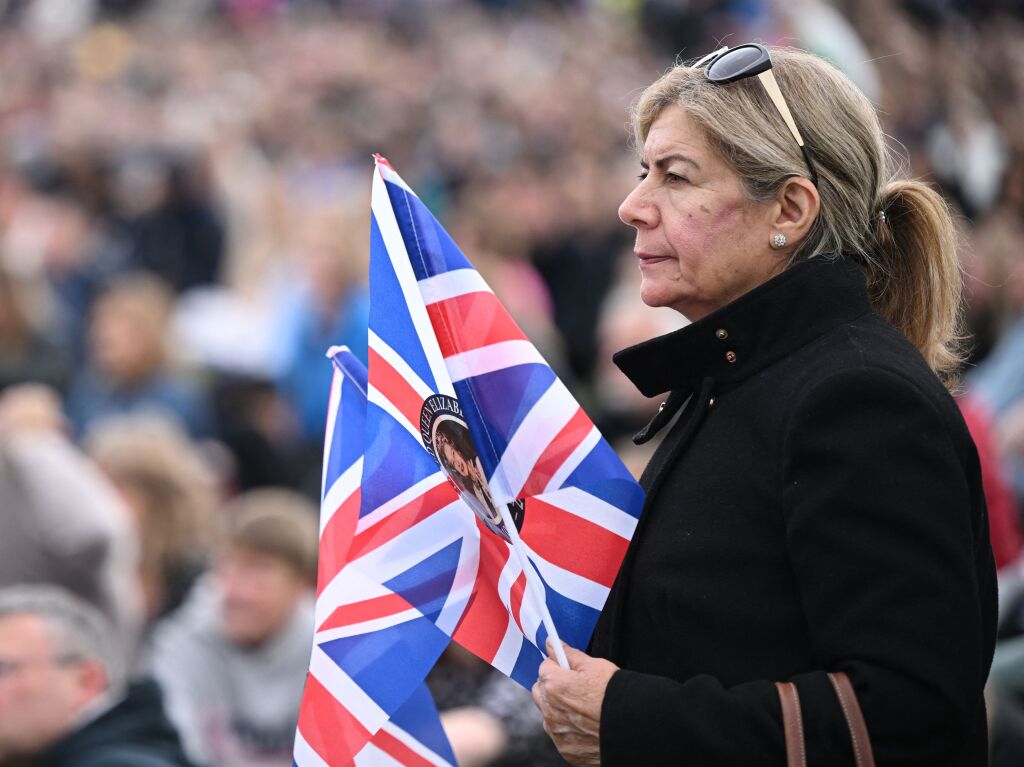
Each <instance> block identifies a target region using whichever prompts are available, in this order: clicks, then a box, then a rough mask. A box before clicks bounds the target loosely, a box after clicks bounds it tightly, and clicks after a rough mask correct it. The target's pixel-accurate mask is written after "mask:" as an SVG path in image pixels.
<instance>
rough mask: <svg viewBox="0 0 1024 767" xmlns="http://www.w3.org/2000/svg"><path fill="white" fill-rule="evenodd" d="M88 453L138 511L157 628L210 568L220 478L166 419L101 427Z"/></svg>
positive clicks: (143, 574)
mask: <svg viewBox="0 0 1024 767" xmlns="http://www.w3.org/2000/svg"><path fill="white" fill-rule="evenodd" d="M85 450H86V453H87V454H88V455H89V457H90V458H92V460H93V461H95V462H96V464H97V465H98V466H99V467H100V468H101V469H102V470H103V472H104V473H105V474H106V475H107V477H109V478H110V480H111V482H113V484H114V486H115V487H116V488H117V489H118V491H119V492H120V493H121V497H122V498H123V499H124V501H125V503H126V504H127V506H128V509H129V510H130V511H131V514H132V521H133V522H134V525H135V529H136V531H137V535H138V538H139V540H140V542H141V552H140V554H141V556H140V558H139V580H140V583H141V587H142V593H143V596H144V600H145V605H144V609H145V617H146V623H147V625H149V624H152V623H153V622H154V621H156V620H158V619H160V618H162V617H164V616H165V615H167V614H168V613H170V612H173V611H174V610H175V609H177V608H178V607H179V606H181V603H182V601H183V600H184V599H185V595H186V594H187V593H188V591H189V589H190V588H191V587H192V585H193V583H194V582H195V580H196V578H197V577H198V576H199V575H200V573H201V572H202V571H203V570H204V569H205V568H206V566H207V559H208V556H209V547H210V543H211V541H210V536H211V530H212V528H213V525H214V521H215V520H214V511H215V508H216V504H217V488H216V485H215V479H216V478H215V477H214V476H213V474H212V472H211V471H210V469H209V468H208V467H207V465H206V462H205V458H204V456H203V455H202V454H201V453H200V452H199V450H198V448H197V446H196V445H195V443H194V442H193V441H192V440H191V439H190V438H189V437H188V435H187V434H185V433H184V432H183V431H182V429H181V427H180V426H179V425H178V424H177V422H175V421H171V420H168V419H165V418H163V417H161V416H159V415H153V414H141V415H121V416H110V417H107V418H103V419H101V420H99V421H96V422H95V423H94V424H93V425H92V427H91V428H90V429H89V433H88V434H87V435H86V439H85Z"/></svg>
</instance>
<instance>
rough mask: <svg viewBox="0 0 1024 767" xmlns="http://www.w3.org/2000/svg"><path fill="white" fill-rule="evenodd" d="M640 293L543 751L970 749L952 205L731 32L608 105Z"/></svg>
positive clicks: (974, 517) (642, 760)
mask: <svg viewBox="0 0 1024 767" xmlns="http://www.w3.org/2000/svg"><path fill="white" fill-rule="evenodd" d="M633 124H634V128H635V132H636V138H637V141H638V144H639V147H640V153H641V167H642V173H641V174H640V180H639V183H638V184H637V186H636V188H635V189H634V190H633V191H632V193H630V195H629V196H628V197H627V198H626V200H625V201H624V202H623V203H622V206H621V207H620V209H619V215H620V217H621V218H622V220H623V221H624V222H625V223H626V224H628V225H629V226H631V227H633V228H634V229H635V230H636V248H635V249H636V257H637V262H638V266H639V269H640V272H641V275H642V278H643V280H642V284H641V289H640V292H641V298H642V299H643V301H644V302H645V303H646V304H648V305H650V306H669V307H673V308H675V309H676V310H678V311H679V312H680V313H682V314H683V315H685V316H686V317H687V318H688V319H690V320H691V321H692V324H691V325H689V326H687V327H685V328H683V329H682V330H679V331H676V332H674V333H670V334H669V335H666V336H661V337H659V338H655V339H653V340H650V341H647V342H645V343H642V344H640V345H638V346H635V347H632V348H630V349H626V350H625V351H622V352H620V353H619V354H618V355H616V362H617V364H618V365H619V366H620V367H621V368H622V370H623V371H624V372H625V373H626V374H627V375H628V376H629V377H630V378H631V379H632V381H633V382H634V384H635V385H636V386H637V387H638V388H639V389H640V390H641V391H642V392H643V393H644V394H646V395H648V396H652V397H653V396H657V397H661V398H663V399H664V405H663V406H662V409H661V411H660V413H659V414H658V415H657V416H655V418H654V419H653V421H652V422H651V423H650V424H649V425H648V426H647V427H646V428H645V429H644V430H643V431H642V432H641V433H640V434H639V435H637V440H638V441H641V442H643V441H645V440H648V439H650V438H651V437H653V436H654V435H655V434H656V433H659V432H664V433H665V437H664V441H663V442H662V444H661V445H660V446H659V448H658V450H657V451H656V453H655V455H654V457H653V458H652V460H651V462H650V464H649V465H648V467H647V469H646V471H645V473H644V475H643V478H642V480H641V482H642V484H643V485H644V487H645V490H646V492H647V505H646V508H645V510H644V513H643V516H642V518H641V521H640V524H639V527H638V528H637V531H636V534H635V536H634V538H633V542H632V545H631V547H630V550H629V553H628V554H627V556H626V559H625V561H624V563H623V567H622V570H621V572H620V574H619V577H618V580H617V582H616V583H615V585H614V587H613V589H612V591H611V594H610V596H609V599H608V602H607V605H606V607H605V609H604V612H603V614H602V616H601V619H600V621H599V623H598V627H597V630H596V632H595V635H594V638H593V641H592V644H591V647H590V648H589V654H585V653H584V652H582V651H579V650H574V651H570V652H569V657H570V661H571V664H572V669H571V670H568V671H567V670H563V669H560V668H559V667H558V666H557V665H556V664H555V663H554V662H553V661H550V660H549V661H545V662H544V664H543V665H542V666H541V669H540V680H539V682H538V683H537V685H536V687H535V688H534V697H535V700H536V701H537V704H538V705H539V707H540V708H541V710H542V712H543V713H544V716H545V721H546V726H547V729H548V731H549V733H550V734H551V736H552V738H553V739H554V741H555V744H556V745H557V746H558V747H559V750H560V751H561V752H562V754H563V756H565V757H566V758H567V759H568V760H569V761H570V762H572V763H574V764H601V765H604V766H605V767H617V766H618V765H638V764H642V765H645V767H653V766H655V765H682V764H685V765H762V764H763V765H782V764H786V763H787V760H788V763H789V764H809V765H822V766H826V765H827V766H828V767H840V766H841V765H853V764H871V763H873V762H872V761H871V760H872V759H874V760H875V761H877V763H878V764H885V765H957V766H960V765H963V766H965V767H966V765H972V766H976V765H984V764H987V760H988V757H987V743H986V724H985V709H984V702H983V698H982V690H983V687H984V684H985V679H986V676H987V674H988V670H989V664H990V661H991V656H992V648H993V641H994V629H995V615H996V600H995V577H994V567H993V561H992V552H991V548H990V545H989V541H988V523H987V518H986V511H985V506H984V500H983V496H982V489H981V477H980V472H979V468H978V460H977V455H976V453H975V449H974V445H973V443H972V442H971V439H970V436H969V435H968V432H967V429H966V428H965V426H964V423H963V420H962V419H961V417H960V414H959V412H958V410H957V407H956V405H955V404H954V402H953V399H952V397H951V396H950V395H949V393H948V391H947V387H946V386H944V385H943V384H944V382H945V383H947V384H948V383H949V382H950V380H951V375H952V373H953V371H954V368H955V366H956V364H957V360H958V358H957V352H956V340H957V339H956V333H957V317H958V310H959V296H960V272H959V268H958V261H957V255H956V249H955V240H954V234H953V227H952V225H951V221H950V217H949V214H948V212H947V210H946V207H945V205H944V204H943V202H942V200H941V199H940V198H939V197H938V196H937V195H936V194H935V193H934V192H933V191H932V190H930V189H929V188H928V187H927V186H925V185H923V184H920V183H917V182H914V181H904V180H897V179H896V178H895V176H894V170H893V169H892V168H891V167H890V160H889V158H888V156H887V153H886V150H885V145H884V141H883V135H882V132H881V130H880V128H879V123H878V118H877V116H876V114H875V110H874V109H873V107H872V106H871V104H870V103H869V102H868V101H867V99H866V98H865V97H864V96H863V95H862V94H861V93H860V92H859V91H858V90H857V89H856V88H855V87H854V85H853V84H852V83H851V82H850V81H849V80H848V79H847V78H846V77H845V76H843V75H842V74H841V73H840V72H838V71H837V70H836V69H835V68H833V67H832V66H830V65H829V64H827V63H826V62H824V61H822V60H821V59H819V58H816V57H814V56H811V55H809V54H807V53H804V52H801V51H797V50H791V49H779V48H773V49H771V50H770V51H769V50H768V49H766V48H764V47H763V46H759V45H741V46H736V47H735V48H731V49H723V50H721V51H718V52H716V53H715V54H713V55H711V56H709V57H706V58H705V59H704V60H702V61H700V62H697V63H696V64H694V65H691V66H677V67H674V68H673V69H671V70H670V71H669V72H667V73H666V74H665V75H664V76H663V77H662V78H661V79H659V80H658V81H657V82H655V83H654V84H653V85H651V86H650V87H649V88H648V89H647V90H646V91H645V92H644V93H643V95H642V96H641V98H640V100H639V102H638V104H637V107H636V110H635V113H634V118H633Z"/></svg>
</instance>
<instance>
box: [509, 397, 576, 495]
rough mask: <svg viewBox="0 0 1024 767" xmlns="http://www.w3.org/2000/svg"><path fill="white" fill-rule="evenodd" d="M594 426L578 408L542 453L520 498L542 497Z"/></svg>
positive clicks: (527, 479)
mask: <svg viewBox="0 0 1024 767" xmlns="http://www.w3.org/2000/svg"><path fill="white" fill-rule="evenodd" d="M593 428H594V424H593V423H591V421H590V419H589V418H588V417H587V414H586V413H584V412H583V408H577V410H576V413H575V415H573V417H572V418H570V419H569V423H567V424H566V425H565V426H564V427H562V430H561V431H560V432H558V434H557V436H555V438H554V439H553V440H552V441H551V444H549V445H548V446H547V447H546V448H545V449H544V452H543V453H541V456H540V458H538V459H537V463H536V464H534V467H533V471H531V472H530V476H529V477H527V478H526V482H525V484H524V485H523V489H522V491H521V492H520V493H519V494H518V496H519V497H520V498H522V497H523V496H528V495H540V494H541V493H543V492H544V490H545V489H546V488H547V486H548V482H550V481H551V478H552V477H553V476H555V472H557V471H558V470H559V468H561V466H562V464H563V463H565V461H566V459H567V458H568V457H569V456H570V455H572V453H573V451H574V450H575V449H576V448H578V447H579V446H580V443H581V442H583V440H585V439H586V438H587V435H588V434H590V431H591V429H593Z"/></svg>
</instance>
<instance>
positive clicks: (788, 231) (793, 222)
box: [772, 176, 821, 246]
mask: <svg viewBox="0 0 1024 767" xmlns="http://www.w3.org/2000/svg"><path fill="white" fill-rule="evenodd" d="M820 206H821V198H820V197H819V196H818V189H817V187H815V186H814V184H812V183H811V181H810V179H806V178H803V177H802V176H792V177H790V178H788V179H786V181H785V183H783V185H782V187H781V188H780V189H779V191H778V194H776V196H775V205H774V209H773V221H772V232H773V233H775V232H777V233H779V234H782V235H784V236H785V238H786V241H787V242H788V243H789V244H790V246H795V245H797V244H798V243H799V242H800V241H801V240H802V239H803V238H804V237H805V236H806V235H807V232H808V231H809V230H810V228H811V225H812V224H813V223H814V219H816V218H817V217H818V210H819V208H820Z"/></svg>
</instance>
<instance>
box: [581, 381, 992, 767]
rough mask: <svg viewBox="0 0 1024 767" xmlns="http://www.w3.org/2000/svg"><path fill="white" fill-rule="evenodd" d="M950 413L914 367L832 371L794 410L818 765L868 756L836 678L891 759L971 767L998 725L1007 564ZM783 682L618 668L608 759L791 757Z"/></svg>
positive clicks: (807, 679) (790, 448)
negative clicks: (998, 609)
mask: <svg viewBox="0 0 1024 767" xmlns="http://www.w3.org/2000/svg"><path fill="white" fill-rule="evenodd" d="M948 409H949V410H950V411H954V408H953V407H952V405H950V407H949V408H948ZM942 410H943V408H942V403H941V402H939V400H938V397H936V396H934V395H929V394H927V393H925V392H923V391H921V390H919V389H918V387H917V386H916V385H915V384H913V383H912V382H910V381H909V380H907V379H905V378H903V377H902V376H901V375H899V374H897V373H895V372H888V371H880V370H877V369H874V370H870V369H864V368H857V369H852V370H844V371H840V372H836V373H834V374H832V375H830V376H829V377H828V378H827V379H825V380H823V381H820V382H819V383H817V384H815V385H814V386H813V387H811V388H810V389H809V390H807V391H805V392H804V393H803V394H802V395H801V396H800V397H798V399H797V401H796V402H795V404H794V406H793V408H792V410H791V416H790V420H789V426H788V428H787V430H786V436H785V439H784V444H783V445H782V455H781V462H782V463H781V478H782V483H783V484H782V489H781V493H782V498H783V508H784V524H785V539H786V545H787V547H788V551H789V558H790V562H791V564H792V567H793V570H794V573H795V576H796V581H797V584H798V588H799V591H800V599H801V601H802V604H803V607H804V615H805V619H806V621H807V629H808V632H809V635H810V639H811V642H812V647H813V649H814V653H815V656H816V661H817V663H816V665H818V667H819V668H818V669H817V670H811V671H808V672H807V673H803V674H799V675H797V676H795V677H793V678H792V679H791V681H793V682H795V683H796V685H797V688H798V690H799V693H800V702H801V708H802V713H803V718H804V728H805V735H806V740H807V761H808V764H812V765H813V764H827V765H834V766H836V767H840V766H841V765H852V764H853V757H852V749H851V743H850V738H849V735H848V734H847V730H846V724H845V719H844V718H843V714H842V710H841V709H840V707H839V705H838V703H837V701H836V697H835V693H834V691H833V689H832V687H831V684H830V683H829V681H828V678H827V672H829V671H845V672H847V673H848V674H849V676H850V678H851V680H852V681H853V684H854V687H855V689H856V692H857V696H858V699H859V701H860V704H861V708H862V710H863V713H864V718H865V720H866V722H867V726H868V731H869V733H870V737H871V741H872V744H873V748H874V752H875V758H876V761H877V763H878V764H880V765H900V766H901V767H902V766H909V765H936V764H946V763H954V764H963V763H967V760H965V759H964V757H963V756H962V755H961V756H960V757H959V758H958V756H957V755H958V754H962V752H963V750H964V749H965V748H966V747H967V744H968V743H970V742H972V740H973V741H974V742H976V737H977V733H976V732H975V731H976V729H977V728H984V726H985V723H984V717H983V716H980V712H983V707H982V702H981V699H982V690H983V687H984V684H985V678H986V675H987V673H988V666H989V662H990V659H991V649H992V648H991V637H992V631H993V629H994V627H993V626H990V625H988V624H990V623H992V622H993V621H994V604H992V603H991V602H992V600H993V599H994V594H995V590H994V583H993V581H994V568H993V565H992V554H991V547H990V545H989V543H988V530H987V524H986V522H985V515H984V504H983V500H982V499H981V498H980V486H979V479H978V477H977V465H976V464H977V458H976V455H975V454H974V450H973V446H972V445H971V443H970V441H969V438H968V437H966V429H963V428H962V427H963V425H962V423H959V424H958V423H957V422H956V421H955V420H953V418H952V417H951V416H950V415H949V414H945V415H944V414H943V412H942ZM961 430H962V432H961ZM979 573H980V576H979ZM980 579H982V580H984V581H986V582H985V583H979V580H980ZM990 579H991V580H990ZM982 595H985V596H982ZM723 609H726V608H725V607H724V606H723ZM693 630H695V631H699V630H700V628H699V627H698V626H695V627H694V628H693ZM774 681H776V680H760V681H751V682H748V683H744V684H742V685H739V686H736V687H732V688H725V687H723V686H722V685H721V684H720V683H719V682H718V681H717V680H715V679H713V678H711V677H707V676H700V677H695V678H693V679H690V680H688V681H686V682H682V683H680V682H675V681H672V680H668V679H664V678H659V677H655V676H651V675H646V674H639V673H635V672H630V671H619V672H617V673H616V674H615V676H614V677H613V678H612V681H611V683H610V684H609V687H608V691H607V693H606V696H605V701H604V705H603V707H602V714H601V753H602V765H604V767H616V765H626V764H631V763H635V759H636V753H637V744H638V743H646V744H647V747H649V748H650V749H651V753H652V754H655V755H656V756H654V757H653V758H652V759H650V760H648V761H645V762H644V763H645V764H679V763H690V764H716V765H732V764H736V765H741V764H749V765H753V764H779V765H781V764H784V763H785V762H784V753H785V752H784V744H783V739H782V723H781V714H780V712H779V704H778V697H777V694H776V692H775V689H774ZM979 720H980V721H979ZM972 733H973V734H974V735H975V738H972V737H971V735H972ZM645 750H646V747H645ZM631 754H632V756H631ZM631 759H632V760H633V761H631Z"/></svg>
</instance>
